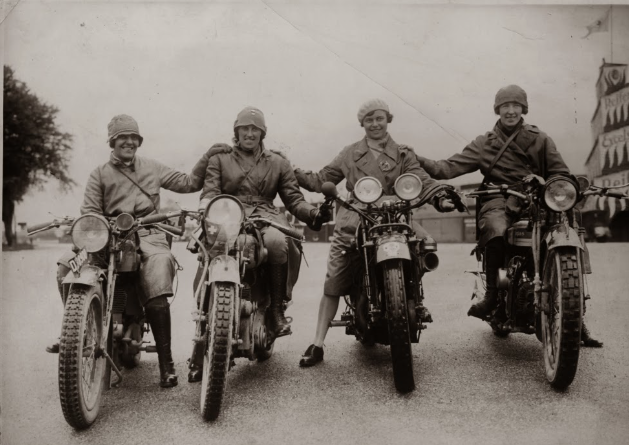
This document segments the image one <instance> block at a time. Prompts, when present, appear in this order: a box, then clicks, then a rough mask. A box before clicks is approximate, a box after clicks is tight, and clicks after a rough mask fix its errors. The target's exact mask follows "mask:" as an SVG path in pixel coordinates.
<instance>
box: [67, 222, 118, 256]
mask: <svg viewBox="0 0 629 445" xmlns="http://www.w3.org/2000/svg"><path fill="white" fill-rule="evenodd" d="M86 218H95V219H97V220H99V221H100V222H102V223H103V225H104V226H105V228H106V229H107V238H106V239H105V241H104V242H103V243H102V244H103V245H102V246H101V247H100V248H99V249H90V250H88V249H87V248H86V247H85V246H84V245H83V246H81V245H79V243H77V242H76V241H75V237H74V229H75V227H77V224H78V223H79V222H80V221H83V220H85V219H86ZM110 238H111V227H110V224H109V221H108V220H107V218H106V217H104V216H103V215H99V214H98V213H86V214H84V215H81V216H79V217H78V218H76V219H75V220H74V222H73V223H72V227H70V239H71V240H72V244H74V246H75V247H76V248H78V249H85V251H86V252H87V253H96V252H100V251H101V250H103V249H104V248H105V247H107V245H108V244H109V239H110Z"/></svg>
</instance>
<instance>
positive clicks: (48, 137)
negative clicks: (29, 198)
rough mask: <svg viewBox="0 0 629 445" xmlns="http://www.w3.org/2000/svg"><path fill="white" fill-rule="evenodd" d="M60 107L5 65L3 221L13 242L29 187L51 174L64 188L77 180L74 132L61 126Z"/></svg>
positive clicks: (9, 242)
mask: <svg viewBox="0 0 629 445" xmlns="http://www.w3.org/2000/svg"><path fill="white" fill-rule="evenodd" d="M58 111H59V110H58V109H57V108H56V107H54V106H52V105H48V104H46V103H44V102H43V101H42V100H40V99H39V98H38V97H37V96H36V95H35V94H33V93H32V92H31V91H30V90H29V88H28V86H27V85H26V84H25V83H24V82H21V81H20V80H18V79H16V78H15V76H14V73H13V69H12V68H11V67H9V66H6V65H5V66H4V114H3V128H4V134H3V138H4V139H3V141H4V151H3V153H2V161H3V171H2V173H3V176H2V222H3V223H4V229H5V236H6V239H7V242H8V244H9V245H10V246H12V245H14V244H15V232H14V225H13V221H14V217H15V205H16V204H17V203H19V202H21V201H22V200H23V199H24V196H25V195H26V193H27V192H28V191H29V190H31V189H33V188H35V189H42V188H43V186H44V184H45V183H46V182H47V181H48V179H49V178H51V177H52V178H55V179H57V181H58V182H59V186H60V191H62V192H67V191H68V190H69V189H71V188H72V186H74V185H75V184H76V183H75V182H74V181H73V180H72V178H70V177H69V176H68V162H69V156H70V152H71V150H72V146H71V145H70V144H71V143H72V136H71V135H70V134H68V133H64V132H62V131H60V130H59V127H58V125H57V123H56V122H55V119H56V116H57V113H58Z"/></svg>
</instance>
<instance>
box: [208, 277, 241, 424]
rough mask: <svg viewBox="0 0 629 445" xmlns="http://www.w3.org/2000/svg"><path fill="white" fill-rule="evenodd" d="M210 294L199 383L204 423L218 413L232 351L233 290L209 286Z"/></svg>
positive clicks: (219, 285) (233, 287) (224, 285)
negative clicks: (201, 372)
mask: <svg viewBox="0 0 629 445" xmlns="http://www.w3.org/2000/svg"><path fill="white" fill-rule="evenodd" d="M210 292H211V296H210V311H209V313H208V323H207V336H208V341H207V345H208V346H207V349H206V350H205V354H204V357H203V379H202V383H201V414H202V415H203V418H204V419H205V420H215V419H216V418H217V417H218V415H219V414H220V412H221V402H222V401H223V393H224V392H225V384H226V381H227V372H228V371H229V362H230V357H231V351H232V345H231V344H232V336H233V330H234V298H235V293H236V289H235V286H234V285H233V284H231V283H229V284H228V283H212V285H211V287H210Z"/></svg>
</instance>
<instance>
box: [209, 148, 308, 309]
mask: <svg viewBox="0 0 629 445" xmlns="http://www.w3.org/2000/svg"><path fill="white" fill-rule="evenodd" d="M220 194H227V195H231V196H234V197H236V198H238V200H239V201H240V202H241V203H242V204H243V207H244V209H245V214H246V215H247V217H249V216H252V215H253V216H259V217H263V218H268V219H270V220H272V221H275V222H277V223H279V224H282V225H283V226H289V223H288V219H287V218H286V215H285V213H284V212H283V211H280V209H278V208H277V207H275V206H274V205H273V200H274V199H275V197H276V196H277V195H278V194H279V196H280V198H281V200H282V202H283V203H284V205H285V206H286V209H287V210H288V211H289V212H290V213H292V214H293V215H295V216H296V217H297V218H298V219H300V220H301V221H303V222H305V223H307V224H310V223H311V222H312V217H313V213H314V211H315V210H316V207H315V206H313V205H312V204H309V203H308V202H306V200H305V198H304V195H303V193H302V192H301V190H299V185H298V184H297V179H295V174H294V173H293V169H292V168H291V165H290V163H289V162H288V160H287V159H286V158H285V157H283V156H282V155H280V154H277V153H275V152H273V151H270V150H267V149H265V148H264V144H262V143H260V145H259V146H258V147H256V149H255V150H254V151H253V152H252V153H249V152H246V151H245V150H243V149H242V148H240V147H239V146H238V145H236V146H235V147H234V148H233V149H231V150H229V151H225V152H222V153H219V154H216V155H214V156H212V157H211V158H210V159H209V161H208V165H207V171H206V174H205V184H204V186H203V192H201V204H200V205H201V206H202V207H205V204H206V203H207V202H208V201H209V200H210V199H211V198H213V197H215V196H217V195H220ZM261 233H262V238H263V241H264V245H265V247H266V248H267V251H268V262H269V264H285V263H286V262H288V280H287V283H286V285H287V288H286V291H287V294H286V295H287V298H288V299H290V298H291V293H292V289H293V286H294V285H295V283H296V282H297V278H298V276H299V267H300V263H301V258H300V251H299V249H298V248H297V246H296V245H295V243H294V242H293V241H292V240H291V241H289V240H287V238H286V236H285V235H284V234H283V233H282V232H280V231H279V230H277V229H275V228H273V227H270V226H266V227H264V228H262V229H261Z"/></svg>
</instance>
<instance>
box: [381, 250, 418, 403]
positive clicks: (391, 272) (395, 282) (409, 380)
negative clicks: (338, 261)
mask: <svg viewBox="0 0 629 445" xmlns="http://www.w3.org/2000/svg"><path fill="white" fill-rule="evenodd" d="M382 269H383V275H384V295H385V298H386V304H387V320H388V324H389V341H390V344H391V362H392V365H393V380H394V382H395V388H396V389H397V390H398V391H400V392H409V391H412V390H413V389H415V378H414V376H413V351H412V348H411V337H410V329H409V323H408V314H407V304H406V293H405V289H404V273H403V266H402V262H401V261H400V260H389V261H385V262H384V263H382Z"/></svg>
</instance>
